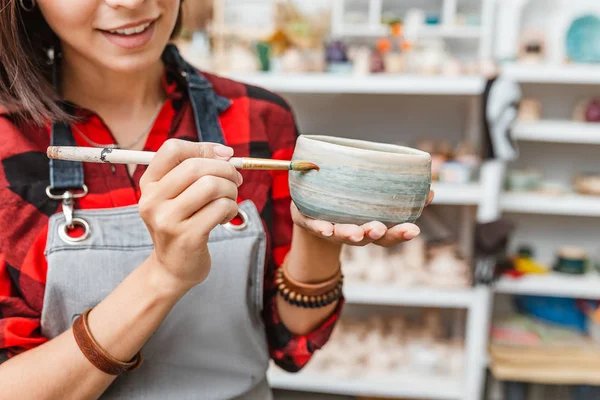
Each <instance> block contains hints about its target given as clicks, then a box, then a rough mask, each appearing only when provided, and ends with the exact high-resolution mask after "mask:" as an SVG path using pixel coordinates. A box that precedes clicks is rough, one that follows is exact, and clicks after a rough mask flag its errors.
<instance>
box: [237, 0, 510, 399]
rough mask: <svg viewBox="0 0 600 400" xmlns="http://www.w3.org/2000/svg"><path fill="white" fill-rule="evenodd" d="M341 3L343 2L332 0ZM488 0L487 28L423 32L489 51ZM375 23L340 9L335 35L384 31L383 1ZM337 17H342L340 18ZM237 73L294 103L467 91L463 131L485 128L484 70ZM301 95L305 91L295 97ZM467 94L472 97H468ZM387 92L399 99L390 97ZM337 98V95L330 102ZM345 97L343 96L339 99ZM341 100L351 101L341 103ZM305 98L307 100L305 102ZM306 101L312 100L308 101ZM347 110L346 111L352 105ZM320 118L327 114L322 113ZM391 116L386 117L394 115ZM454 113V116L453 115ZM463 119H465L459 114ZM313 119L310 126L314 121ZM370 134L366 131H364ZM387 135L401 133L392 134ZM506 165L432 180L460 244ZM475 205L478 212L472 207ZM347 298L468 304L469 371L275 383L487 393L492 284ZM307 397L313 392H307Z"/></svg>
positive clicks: (296, 387)
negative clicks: (353, 22) (464, 179)
mask: <svg viewBox="0 0 600 400" xmlns="http://www.w3.org/2000/svg"><path fill="white" fill-rule="evenodd" d="M334 3H335V4H337V7H340V4H342V3H343V1H338V0H335V1H334ZM481 3H482V14H483V15H482V26H481V27H455V26H450V25H449V24H442V25H439V26H424V27H423V28H422V29H421V31H420V32H419V34H420V35H421V36H423V37H426V36H428V37H432V36H439V37H446V38H457V39H467V40H479V41H480V42H479V45H480V50H481V51H480V54H479V56H480V57H481V58H485V57H487V56H488V55H489V49H487V48H486V46H488V45H489V36H488V33H489V29H488V24H489V23H490V22H491V21H490V20H491V15H490V14H489V13H490V11H491V7H490V5H491V3H492V2H491V1H488V0H484V1H482V2H481ZM369 4H370V5H371V12H372V14H371V16H370V18H369V20H370V23H369V24H367V25H363V26H345V25H344V24H337V25H336V22H335V21H336V18H337V17H336V15H338V16H339V14H335V12H337V13H339V12H340V11H341V10H340V9H339V8H338V9H337V11H335V12H334V17H333V18H334V36H338V35H339V36H367V37H368V36H373V35H377V36H381V35H382V34H385V32H386V31H387V29H386V28H385V27H382V26H381V25H380V24H379V21H380V17H381V15H380V11H381V5H382V4H381V1H379V0H372V1H370V2H369ZM443 4H444V5H443V14H444V17H445V18H446V21H448V20H449V19H448V18H450V19H453V18H454V15H455V10H456V6H457V4H456V2H454V1H453V0H445V1H444V2H443ZM337 21H338V22H339V20H337ZM231 77H232V78H234V79H237V80H240V81H243V82H246V83H249V84H254V85H259V86H262V87H265V88H267V89H270V90H272V91H275V92H279V93H282V94H287V95H290V96H288V98H290V99H292V102H291V103H292V106H294V103H293V99H294V98H298V99H299V100H298V101H301V99H303V97H302V96H301V95H303V94H323V95H336V96H330V97H328V98H331V99H340V95H344V94H352V95H360V94H365V95H369V96H375V95H393V96H406V95H429V96H438V98H440V100H438V101H440V102H442V101H446V100H443V98H444V97H447V98H448V100H449V101H453V99H454V98H455V97H457V96H461V97H463V99H462V100H460V101H465V102H466V106H467V107H466V108H467V115H465V119H466V123H465V124H464V125H462V129H464V131H463V132H464V134H465V136H467V137H468V138H470V139H475V142H477V141H478V140H479V138H480V135H481V134H482V130H481V126H480V121H481V116H480V110H481V95H482V94H483V91H484V89H485V84H486V79H485V78H484V77H482V76H458V77H446V76H422V75H384V74H381V75H372V76H367V77H362V76H353V75H351V74H349V75H330V74H302V75H291V74H286V75H270V74H254V75H245V76H231ZM296 95H300V96H299V97H295V96H296ZM465 97H466V99H465ZM389 98H393V97H392V96H389ZM332 101H335V100H332ZM340 101H341V100H340ZM342 103H343V104H345V102H343V101H342ZM302 104H304V103H302ZM304 105H305V106H306V104H304ZM307 107H309V108H310V110H311V113H310V116H309V117H308V118H311V119H317V120H318V121H321V125H318V128H312V127H311V128H310V129H318V130H319V131H321V130H320V129H319V128H321V127H323V128H321V129H327V132H328V134H329V133H330V134H333V135H335V134H339V132H338V131H336V130H335V129H334V128H332V127H330V126H329V123H327V122H325V121H327V120H326V119H323V117H321V116H320V115H318V116H317V115H315V114H318V113H319V111H318V109H316V108H315V107H317V106H315V105H313V104H308V106H307ZM346 112H348V111H346ZM319 117H321V118H322V119H319ZM390 117H392V116H391V115H388V116H387V118H388V119H389V118H390ZM450 117H452V118H456V115H450ZM459 118H460V117H459ZM311 125H312V124H311ZM427 129H429V128H427ZM366 134H367V135H368V133H366ZM387 139H388V140H392V141H394V140H396V139H397V138H391V137H388V138H387ZM502 168H503V166H502V165H501V163H496V162H490V163H485V164H484V165H483V166H482V168H481V170H480V179H481V183H478V182H475V183H469V184H462V185H457V184H449V183H441V182H434V183H433V185H432V189H433V190H434V191H435V198H434V200H433V203H432V206H433V207H434V206H436V205H440V206H453V207H457V208H458V209H457V211H459V212H460V217H459V219H460V227H459V229H458V231H459V232H458V234H459V237H460V239H461V242H463V241H464V242H465V243H467V245H466V246H465V247H466V248H467V249H468V248H469V246H470V243H469V242H470V241H472V238H473V229H474V225H475V223H476V222H477V221H481V222H486V221H491V220H494V219H495V218H496V217H497V216H498V215H499V213H500V209H499V207H500V205H499V202H498V198H499V194H500V188H501V184H502V171H503V169H502ZM474 211H475V212H474ZM344 294H345V298H346V301H347V302H348V303H349V304H355V305H356V304H361V305H369V306H374V307H377V306H386V307H390V306H397V307H439V308H446V309H462V310H465V311H466V312H467V320H466V326H465V369H464V370H463V372H462V374H460V376H457V377H448V376H438V375H429V376H428V375H427V374H423V373H415V372H407V373H403V374H400V376H398V377H395V378H393V379H376V378H372V377H369V376H361V377H360V378H353V379H343V378H340V377H327V376H322V375H316V374H314V373H312V372H310V371H301V372H299V373H296V374H289V373H286V372H284V371H281V370H280V369H278V368H272V369H271V370H270V371H269V381H270V384H271V385H272V387H274V388H276V389H284V390H293V391H299V392H316V393H330V394H340V395H362V396H379V397H390V398H427V399H455V400H459V399H460V400H480V399H481V398H482V397H481V396H482V394H483V385H484V380H485V370H486V366H487V348H486V346H487V333H488V327H489V314H490V307H491V296H492V293H491V289H490V288H489V287H487V286H480V285H477V286H475V287H472V288H464V289H456V290H451V289H441V288H429V287H412V288H402V287H396V288H394V287H386V286H377V285H349V284H348V285H346V287H345V288H344ZM307 398H308V397H307Z"/></svg>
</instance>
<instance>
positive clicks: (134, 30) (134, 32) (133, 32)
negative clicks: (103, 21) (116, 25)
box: [104, 20, 156, 36]
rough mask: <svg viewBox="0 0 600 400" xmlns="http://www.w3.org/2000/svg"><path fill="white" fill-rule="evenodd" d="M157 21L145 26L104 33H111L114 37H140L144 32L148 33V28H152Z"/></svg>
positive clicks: (146, 23)
mask: <svg viewBox="0 0 600 400" xmlns="http://www.w3.org/2000/svg"><path fill="white" fill-rule="evenodd" d="M155 21H156V20H155ZM155 21H151V22H145V23H143V24H139V25H136V26H132V27H129V28H123V29H113V30H105V31H104V32H108V33H111V34H113V35H120V36H133V35H138V34H140V33H143V32H144V31H146V30H147V29H148V28H150V26H151V25H152V24H154V22H155Z"/></svg>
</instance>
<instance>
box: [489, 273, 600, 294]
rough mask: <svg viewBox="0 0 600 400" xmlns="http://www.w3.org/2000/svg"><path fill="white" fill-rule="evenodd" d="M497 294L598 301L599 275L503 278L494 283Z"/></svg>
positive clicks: (553, 274) (599, 291)
mask: <svg viewBox="0 0 600 400" xmlns="http://www.w3.org/2000/svg"><path fill="white" fill-rule="evenodd" d="M495 291H496V292H498V293H508V294H522V295H537V296H553V297H573V298H584V299H600V275H598V274H597V273H588V274H586V275H567V274H560V273H550V274H547V275H526V276H523V277H521V278H508V277H503V278H502V279H500V280H499V281H498V282H497V283H496V287H495Z"/></svg>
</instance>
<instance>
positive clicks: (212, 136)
mask: <svg viewBox="0 0 600 400" xmlns="http://www.w3.org/2000/svg"><path fill="white" fill-rule="evenodd" d="M163 59H164V61H165V63H166V64H167V65H170V64H171V65H174V66H175V67H176V69H177V71H178V72H179V74H180V75H181V76H182V77H183V78H184V79H185V81H186V87H187V92H188V96H189V99H190V103H191V107H192V111H193V113H194V122H195V125H196V131H197V132H198V141H200V142H211V143H220V144H225V138H224V136H223V131H222V129H221V125H220V124H219V114H220V113H222V112H224V111H225V110H227V109H228V108H229V106H230V105H231V101H230V100H229V99H227V98H225V97H222V96H219V95H218V94H216V93H215V91H214V90H213V86H212V85H211V84H210V82H209V81H208V80H207V79H206V78H204V77H203V76H202V75H201V74H200V73H199V72H198V70H197V69H196V68H194V67H193V66H191V65H190V64H189V63H187V62H186V61H185V60H184V59H183V58H182V57H181V55H180V54H179V50H178V49H177V47H176V46H175V45H173V44H169V45H167V47H166V49H165V52H164V55H163Z"/></svg>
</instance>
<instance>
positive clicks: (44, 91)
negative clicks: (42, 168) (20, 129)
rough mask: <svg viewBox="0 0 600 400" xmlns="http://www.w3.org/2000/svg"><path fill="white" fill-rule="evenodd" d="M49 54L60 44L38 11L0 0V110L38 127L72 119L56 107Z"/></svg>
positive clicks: (178, 24) (16, 1)
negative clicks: (50, 122)
mask: <svg viewBox="0 0 600 400" xmlns="http://www.w3.org/2000/svg"><path fill="white" fill-rule="evenodd" d="M182 2H183V1H182ZM181 21H182V16H181V9H180V12H179V16H178V18H177V24H176V26H175V29H174V31H173V34H172V37H176V36H177V35H178V34H179V32H180V30H181ZM52 50H53V51H54V53H55V54H58V52H60V41H59V39H58V37H57V36H56V34H55V33H54V32H53V31H52V29H51V28H50V27H49V26H48V24H47V23H46V20H45V19H44V17H43V15H42V13H41V12H40V10H39V8H38V7H35V8H34V9H33V10H32V11H25V10H24V9H23V8H22V7H21V6H20V2H19V0H0V106H2V107H3V108H5V109H6V110H8V112H10V113H11V114H13V115H14V116H16V117H18V118H21V119H27V120H29V121H32V122H34V123H36V124H40V125H41V124H43V123H45V122H46V121H47V120H48V119H50V120H65V121H67V120H70V119H71V118H70V116H69V115H68V114H67V113H65V112H64V111H63V110H62V109H61V108H60V107H59V105H58V101H59V100H60V99H59V97H58V94H57V92H56V90H55V87H54V85H53V77H52V71H53V68H52V62H51V58H50V55H51V54H52Z"/></svg>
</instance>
